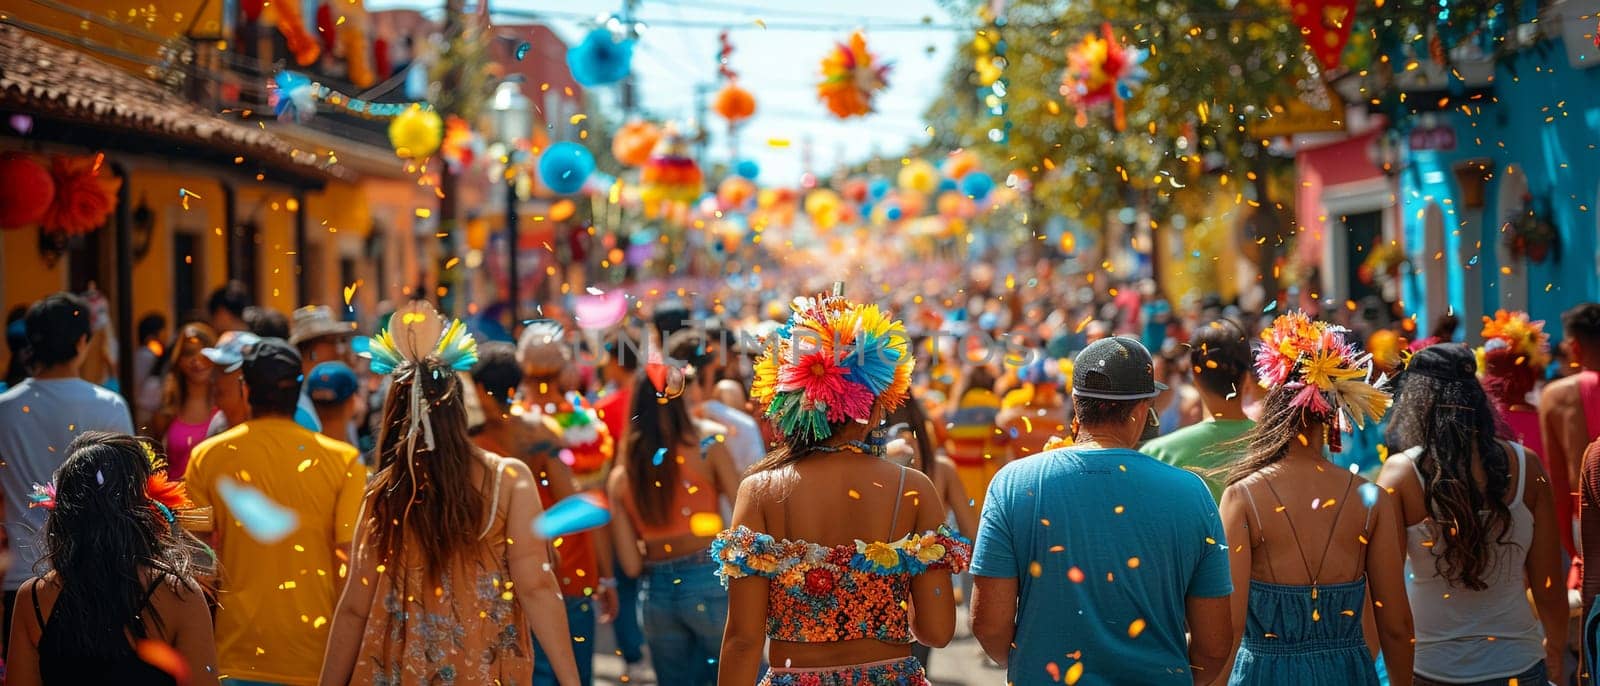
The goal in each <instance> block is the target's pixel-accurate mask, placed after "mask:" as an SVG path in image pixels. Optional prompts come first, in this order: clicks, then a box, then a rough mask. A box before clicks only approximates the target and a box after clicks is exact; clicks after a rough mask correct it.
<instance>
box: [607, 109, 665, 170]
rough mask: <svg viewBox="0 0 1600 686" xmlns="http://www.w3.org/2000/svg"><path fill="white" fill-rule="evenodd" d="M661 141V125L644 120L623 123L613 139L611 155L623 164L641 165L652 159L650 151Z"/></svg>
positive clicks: (629, 165)
mask: <svg viewBox="0 0 1600 686" xmlns="http://www.w3.org/2000/svg"><path fill="white" fill-rule="evenodd" d="M660 142H661V127H658V126H656V125H655V124H652V123H650V122H647V121H644V120H634V121H631V122H628V123H626V124H623V125H622V128H620V129H618V130H617V133H616V135H615V136H614V137H612V139H611V155H612V156H613V157H615V158H617V162H620V163H622V165H623V166H628V167H640V166H644V164H645V163H646V162H648V161H650V152H651V151H653V150H655V149H656V144H657V143H660Z"/></svg>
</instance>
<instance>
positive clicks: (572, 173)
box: [539, 141, 594, 195]
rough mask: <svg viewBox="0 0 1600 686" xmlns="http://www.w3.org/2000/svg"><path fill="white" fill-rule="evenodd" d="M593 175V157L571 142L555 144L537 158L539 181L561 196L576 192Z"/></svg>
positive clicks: (585, 149)
mask: <svg viewBox="0 0 1600 686" xmlns="http://www.w3.org/2000/svg"><path fill="white" fill-rule="evenodd" d="M593 173H594V155H591V154H589V150H588V149H587V148H585V147H583V146H581V145H578V144H577V143H573V142H571V141H562V142H560V143H556V144H555V145H552V146H550V149H549V150H546V151H545V152H544V155H542V156H540V157H539V180H540V181H541V182H543V183H544V185H545V186H546V187H547V188H549V189H550V190H552V191H555V192H557V193H560V194H562V195H567V194H570V193H576V192H578V189H580V188H583V182H584V181H585V180H587V179H588V178H589V175H590V174H593Z"/></svg>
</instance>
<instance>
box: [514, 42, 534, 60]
mask: <svg viewBox="0 0 1600 686" xmlns="http://www.w3.org/2000/svg"><path fill="white" fill-rule="evenodd" d="M531 47H533V46H532V45H529V44H527V43H523V44H522V45H518V46H517V61H518V62H521V61H522V58H524V57H527V56H528V48H531Z"/></svg>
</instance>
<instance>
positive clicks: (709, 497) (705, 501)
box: [622, 458, 722, 545]
mask: <svg viewBox="0 0 1600 686" xmlns="http://www.w3.org/2000/svg"><path fill="white" fill-rule="evenodd" d="M666 459H671V458H666ZM661 487H662V488H668V487H669V486H668V484H666V483H662V484H661ZM671 488H672V505H671V507H668V508H667V513H668V515H669V516H668V518H667V521H666V522H665V523H663V524H648V523H646V522H645V521H644V518H643V517H641V516H640V515H639V506H638V505H636V504H635V503H634V497H633V485H632V484H631V483H629V482H628V480H626V479H624V480H623V481H622V496H623V497H622V500H623V502H622V507H623V510H625V511H626V512H627V513H628V519H629V521H631V522H633V528H634V530H635V531H637V532H638V534H639V538H640V539H642V540H644V542H645V545H649V544H650V542H651V541H656V540H660V539H664V538H675V537H678V536H686V535H690V534H693V533H694V527H692V526H690V518H691V517H692V516H693V515H696V514H701V513H706V512H709V513H712V514H716V515H718V516H719V517H720V516H721V512H722V508H721V507H719V506H718V503H717V489H716V488H715V487H714V485H713V484H712V483H711V480H710V479H708V478H706V477H704V476H701V475H700V473H699V472H696V471H695V470H694V469H693V468H691V467H689V466H688V465H685V464H683V463H682V462H681V461H680V462H679V463H678V483H676V484H673V485H672V486H671ZM703 538H710V536H703Z"/></svg>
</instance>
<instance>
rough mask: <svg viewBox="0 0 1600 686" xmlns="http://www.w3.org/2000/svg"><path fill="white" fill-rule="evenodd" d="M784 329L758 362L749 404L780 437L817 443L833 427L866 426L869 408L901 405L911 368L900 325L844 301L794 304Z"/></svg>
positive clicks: (873, 307) (906, 340) (820, 298)
mask: <svg viewBox="0 0 1600 686" xmlns="http://www.w3.org/2000/svg"><path fill="white" fill-rule="evenodd" d="M791 307H792V309H793V313H792V314H791V315H790V316H789V322H788V323H787V324H785V325H783V326H782V327H779V328H778V329H777V330H776V331H774V332H773V333H772V335H771V336H770V337H769V338H768V340H767V342H766V346H765V349H764V350H763V352H762V354H761V356H760V357H759V358H757V359H756V365H755V380H754V381H753V382H752V383H751V388H750V396H751V397H752V398H754V399H755V400H756V401H757V402H759V403H761V405H763V406H764V407H765V408H766V410H765V412H766V417H767V418H768V419H770V420H772V422H773V424H774V425H776V426H777V428H778V430H779V431H781V432H782V433H783V434H784V435H785V436H788V437H789V438H791V439H797V440H801V441H818V440H822V439H825V438H827V437H829V436H831V435H833V428H832V426H831V425H833V424H839V423H842V422H845V421H855V422H863V423H865V422H866V421H868V419H869V418H870V417H871V415H872V408H873V405H874V403H877V402H881V403H883V406H884V409H885V410H888V411H893V410H894V409H895V408H898V407H900V405H901V403H903V402H905V399H906V392H907V389H909V388H910V386H911V369H912V366H913V365H914V363H915V360H914V358H913V357H912V355H911V350H910V347H909V345H908V343H909V337H908V336H907V335H906V330H905V326H904V325H903V324H901V323H900V321H899V320H896V319H893V318H892V316H891V315H890V314H889V313H888V312H886V311H883V310H880V309H878V307H877V306H876V305H862V304H858V303H853V302H850V301H849V300H846V299H845V298H844V297H843V296H840V295H832V296H821V295H819V296H817V297H814V298H795V300H794V303H793V304H792V306H791Z"/></svg>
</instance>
